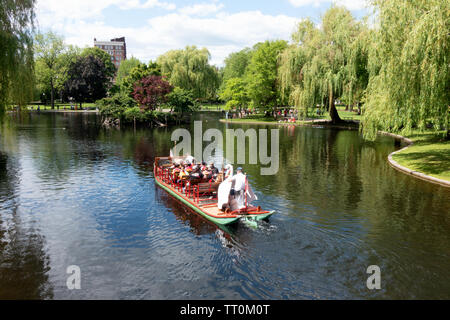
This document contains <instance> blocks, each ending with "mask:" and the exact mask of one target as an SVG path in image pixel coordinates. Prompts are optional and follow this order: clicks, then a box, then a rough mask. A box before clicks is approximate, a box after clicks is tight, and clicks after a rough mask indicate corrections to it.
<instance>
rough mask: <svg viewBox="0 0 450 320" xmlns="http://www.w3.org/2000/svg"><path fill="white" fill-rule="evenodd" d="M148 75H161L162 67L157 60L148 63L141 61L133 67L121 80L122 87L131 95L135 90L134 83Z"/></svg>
mask: <svg viewBox="0 0 450 320" xmlns="http://www.w3.org/2000/svg"><path fill="white" fill-rule="evenodd" d="M125 61H126V60H125ZM148 76H161V68H160V66H159V65H158V64H157V63H156V62H152V61H150V62H149V63H148V65H146V64H144V63H139V64H138V65H137V66H135V67H134V68H132V69H131V70H130V71H129V73H128V75H127V76H126V77H124V78H123V80H122V81H121V82H120V88H121V90H122V91H123V92H125V93H126V94H128V95H129V96H130V97H131V96H132V93H133V91H134V85H135V84H136V83H137V82H138V81H141V80H142V79H143V78H145V77H148Z"/></svg>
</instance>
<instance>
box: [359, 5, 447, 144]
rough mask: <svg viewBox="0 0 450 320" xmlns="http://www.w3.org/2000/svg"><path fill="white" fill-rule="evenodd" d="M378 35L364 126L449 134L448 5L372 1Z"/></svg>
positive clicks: (372, 131) (371, 133)
mask: <svg viewBox="0 0 450 320" xmlns="http://www.w3.org/2000/svg"><path fill="white" fill-rule="evenodd" d="M372 4H373V5H374V6H375V8H376V17H377V25H378V28H377V33H376V36H375V37H374V40H373V43H374V45H373V48H374V49H373V50H371V54H370V56H369V62H368V65H369V71H370V79H369V85H368V88H367V95H366V103H365V107H364V115H363V118H362V128H363V132H364V135H365V136H366V137H368V138H374V137H375V135H376V132H377V131H378V130H388V131H391V132H406V133H408V132H410V131H411V130H412V129H413V128H418V129H420V130H424V129H425V128H426V127H427V126H429V127H431V128H433V129H434V130H436V131H438V130H445V131H447V134H449V131H450V129H449V105H450V71H449V70H450V69H449V61H450V45H449V43H450V42H449V34H450V2H449V1H441V0H410V1H392V0H384V1H380V0H377V1H372Z"/></svg>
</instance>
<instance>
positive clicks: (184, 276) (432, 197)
mask: <svg viewBox="0 0 450 320" xmlns="http://www.w3.org/2000/svg"><path fill="white" fill-rule="evenodd" d="M200 117H201V118H202V119H203V120H204V122H203V124H204V129H206V128H208V127H214V126H216V127H218V128H221V129H222V130H223V129H224V128H225V125H223V124H219V123H218V122H217V119H218V117H217V116H216V115H215V114H204V115H201V116H200ZM232 127H233V128H236V127H239V126H230V128H232ZM242 127H243V128H244V129H247V128H251V126H242ZM253 127H254V128H258V129H259V128H264V126H262V127H261V126H259V127H257V126H253ZM273 128H274V127H270V129H273ZM172 130H173V128H169V129H138V130H136V131H134V130H133V129H129V130H121V131H106V130H103V129H101V128H100V126H99V119H98V118H97V117H96V116H95V115H61V114H58V115H52V114H41V115H37V114H33V115H26V116H22V117H19V118H17V117H15V118H13V119H9V120H6V121H5V122H4V124H3V126H2V127H1V130H0V298H43V299H51V298H53V299H99V298H100V299H338V298H341V299H391V298H400V299H416V298H425V299H429V298H438V299H449V298H450V277H449V270H450V191H449V190H448V189H445V188H443V187H439V186H435V185H432V184H429V183H426V182H423V181H420V180H415V179H413V178H411V177H408V176H406V175H404V174H401V173H399V172H397V171H395V170H393V169H392V168H390V167H389V165H388V163H387V156H388V154H389V153H390V152H392V151H393V150H395V149H396V148H398V147H399V146H396V145H395V143H394V140H392V139H391V138H389V137H380V138H379V139H378V140H377V141H376V142H366V141H364V140H362V139H361V137H360V135H359V133H358V132H357V131H345V130H332V129H325V128H299V127H297V128H290V129H288V128H281V129H280V144H281V150H280V166H281V168H280V171H279V173H278V175H276V176H260V175H259V167H258V166H257V165H248V166H244V169H245V170H246V171H247V172H248V173H249V175H250V181H251V184H252V186H253V189H254V190H255V192H256V193H257V195H258V196H259V198H260V201H259V204H260V205H261V206H262V207H263V208H265V209H271V210H276V211H277V214H276V215H274V216H273V217H272V218H271V220H270V223H263V224H261V225H260V226H259V228H258V229H257V230H254V229H250V228H248V227H247V226H245V225H243V224H238V225H237V226H236V227H235V228H233V229H232V230H231V232H230V233H226V232H224V231H223V230H221V229H218V228H217V227H215V226H214V225H212V224H210V223H209V222H207V221H205V220H204V219H203V218H201V217H199V216H197V215H196V214H195V213H193V212H190V211H188V210H187V209H185V208H184V207H183V206H182V205H180V204H179V203H178V202H177V201H175V200H173V199H172V198H170V197H169V196H168V195H167V194H166V193H165V192H164V191H162V190H161V189H159V188H158V187H156V186H155V183H154V179H153V173H152V164H153V160H154V158H155V157H156V156H161V155H167V154H168V153H169V149H170V147H171V143H170V135H171V133H172ZM70 265H78V266H79V267H80V268H81V275H82V280H81V290H74V291H70V290H68V289H67V287H66V279H67V277H68V274H66V268H67V267H68V266H70ZM370 265H378V266H380V268H381V272H382V274H381V284H382V289H381V290H379V291H370V290H368V289H367V287H366V280H367V278H368V276H369V275H368V274H366V269H367V267H368V266H370Z"/></svg>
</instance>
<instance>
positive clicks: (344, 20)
mask: <svg viewBox="0 0 450 320" xmlns="http://www.w3.org/2000/svg"><path fill="white" fill-rule="evenodd" d="M362 29H363V26H362V24H361V23H360V22H358V21H356V20H355V19H354V17H353V16H352V14H351V13H350V11H348V10H347V9H346V8H344V7H338V6H332V7H331V8H330V9H329V10H328V11H327V12H326V13H325V15H324V16H323V18H322V21H321V25H320V28H317V27H316V26H315V25H314V23H313V22H312V21H310V20H304V21H302V22H300V23H299V24H298V27H297V31H296V32H295V33H294V34H293V35H292V39H293V41H294V45H292V46H291V47H289V48H288V49H287V50H285V51H284V52H283V54H282V55H281V58H280V64H281V67H280V70H279V77H280V82H281V87H282V91H283V92H284V93H289V94H290V97H291V101H292V102H293V103H294V104H295V105H296V106H297V107H298V108H299V109H301V110H302V113H303V115H306V114H308V112H309V110H310V109H311V108H315V106H316V105H317V104H319V105H323V104H325V102H326V104H328V105H329V111H330V116H331V119H332V121H333V122H338V121H340V120H341V119H340V117H339V114H338V112H337V110H336V107H335V105H334V101H335V99H337V98H339V97H341V96H342V95H343V94H344V92H345V90H352V89H354V88H355V87H357V86H358V89H360V90H363V89H364V88H362V87H364V85H365V83H364V81H363V80H361V79H358V77H363V76H366V75H364V70H363V71H361V70H360V65H362V67H363V68H364V64H365V61H366V60H364V59H366V58H364V54H366V51H363V50H362V47H357V46H356V48H352V44H353V43H354V42H355V41H356V39H357V38H358V37H359V35H360V33H361V30H362ZM357 49H358V50H359V51H358V50H357ZM355 52H357V53H356V54H355ZM366 83H367V80H366ZM352 99H353V98H352ZM326 104H325V105H326Z"/></svg>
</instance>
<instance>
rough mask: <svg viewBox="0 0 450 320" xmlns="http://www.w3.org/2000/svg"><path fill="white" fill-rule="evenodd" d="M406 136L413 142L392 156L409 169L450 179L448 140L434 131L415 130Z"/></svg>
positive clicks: (449, 147)
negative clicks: (419, 131)
mask: <svg viewBox="0 0 450 320" xmlns="http://www.w3.org/2000/svg"><path fill="white" fill-rule="evenodd" d="M406 137H407V138H409V139H411V140H412V141H413V142H414V144H413V145H412V146H410V147H409V148H407V149H405V150H403V151H401V152H399V153H397V154H395V155H393V157H392V158H393V159H394V160H395V161H397V162H398V163H399V164H400V165H402V166H404V167H407V168H409V169H411V170H414V171H418V172H422V173H424V174H426V175H429V176H432V177H435V178H438V179H443V180H447V181H450V141H448V140H447V141H446V140H444V139H443V138H442V136H439V135H436V134H434V133H418V132H415V133H413V134H411V135H407V136H406Z"/></svg>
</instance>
